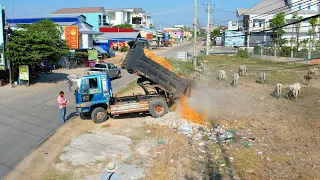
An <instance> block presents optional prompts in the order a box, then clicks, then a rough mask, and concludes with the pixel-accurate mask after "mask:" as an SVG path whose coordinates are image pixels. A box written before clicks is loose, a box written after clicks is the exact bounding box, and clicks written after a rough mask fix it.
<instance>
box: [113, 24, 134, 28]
mask: <svg viewBox="0 0 320 180" xmlns="http://www.w3.org/2000/svg"><path fill="white" fill-rule="evenodd" d="M112 27H113V28H127V29H132V28H133V26H132V24H118V25H115V26H112Z"/></svg>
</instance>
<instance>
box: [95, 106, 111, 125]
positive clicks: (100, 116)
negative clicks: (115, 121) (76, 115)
mask: <svg viewBox="0 0 320 180" xmlns="http://www.w3.org/2000/svg"><path fill="white" fill-rule="evenodd" d="M108 118H109V117H108V113H107V111H106V110H105V109H104V108H102V107H96V108H95V109H94V110H93V111H92V113H91V119H92V120H93V122H94V123H97V124H99V123H103V122H105V121H106V120H108Z"/></svg>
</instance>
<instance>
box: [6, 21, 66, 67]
mask: <svg viewBox="0 0 320 180" xmlns="http://www.w3.org/2000/svg"><path fill="white" fill-rule="evenodd" d="M19 28H22V29H23V30H15V31H13V32H12V33H11V34H10V36H9V43H8V44H7V48H8V49H9V51H6V52H5V56H6V58H7V59H9V60H10V62H11V66H12V68H18V67H19V65H31V64H33V63H35V62H36V61H44V60H49V61H51V62H57V61H58V60H60V59H61V57H62V56H63V55H68V54H69V49H68V46H67V44H66V42H65V41H64V40H62V39H61V35H62V29H61V27H60V26H59V25H57V24H54V22H52V21H51V20H43V21H38V22H36V23H34V24H28V25H21V26H19Z"/></svg>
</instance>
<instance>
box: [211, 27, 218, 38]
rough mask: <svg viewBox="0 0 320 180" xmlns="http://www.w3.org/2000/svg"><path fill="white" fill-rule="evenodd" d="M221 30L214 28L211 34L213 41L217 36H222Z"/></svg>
mask: <svg viewBox="0 0 320 180" xmlns="http://www.w3.org/2000/svg"><path fill="white" fill-rule="evenodd" d="M220 34H221V32H220V29H218V28H214V29H213V31H212V32H210V38H211V39H213V38H214V37H215V36H217V35H220Z"/></svg>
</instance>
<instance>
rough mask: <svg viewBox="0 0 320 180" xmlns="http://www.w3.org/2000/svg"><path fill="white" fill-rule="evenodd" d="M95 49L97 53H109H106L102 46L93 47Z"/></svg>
mask: <svg viewBox="0 0 320 180" xmlns="http://www.w3.org/2000/svg"><path fill="white" fill-rule="evenodd" d="M93 48H94V49H96V50H97V51H99V52H101V53H107V51H105V50H104V49H103V48H102V47H100V46H93Z"/></svg>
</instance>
